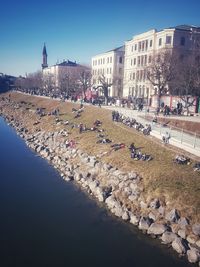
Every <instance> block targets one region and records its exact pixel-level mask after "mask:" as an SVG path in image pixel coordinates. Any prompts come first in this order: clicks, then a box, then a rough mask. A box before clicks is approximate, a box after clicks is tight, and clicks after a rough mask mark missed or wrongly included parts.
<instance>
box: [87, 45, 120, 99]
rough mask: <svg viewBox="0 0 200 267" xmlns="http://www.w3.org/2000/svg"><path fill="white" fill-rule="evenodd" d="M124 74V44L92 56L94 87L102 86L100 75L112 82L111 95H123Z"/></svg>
mask: <svg viewBox="0 0 200 267" xmlns="http://www.w3.org/2000/svg"><path fill="white" fill-rule="evenodd" d="M123 75H124V46H121V47H118V48H116V49H113V50H111V51H108V52H105V53H102V54H99V55H96V56H94V57H92V84H93V88H97V87H98V86H100V84H101V83H100V81H99V77H104V79H105V81H106V82H107V83H109V84H112V86H110V88H109V92H108V93H109V96H111V97H122V95H123Z"/></svg>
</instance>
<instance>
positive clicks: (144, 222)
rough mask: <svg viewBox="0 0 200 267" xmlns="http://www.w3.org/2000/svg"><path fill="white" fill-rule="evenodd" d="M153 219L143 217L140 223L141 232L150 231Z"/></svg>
mask: <svg viewBox="0 0 200 267" xmlns="http://www.w3.org/2000/svg"><path fill="white" fill-rule="evenodd" d="M151 222H152V221H151V219H150V218H149V217H141V219H140V221H139V229H140V230H145V231H146V230H148V229H149V227H150V225H151Z"/></svg>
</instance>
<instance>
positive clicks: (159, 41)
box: [158, 38, 162, 46]
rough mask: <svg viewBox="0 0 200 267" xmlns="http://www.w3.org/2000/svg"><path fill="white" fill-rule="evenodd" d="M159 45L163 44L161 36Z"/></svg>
mask: <svg viewBox="0 0 200 267" xmlns="http://www.w3.org/2000/svg"><path fill="white" fill-rule="evenodd" d="M158 45H159V46H161V45H162V38H159V40H158Z"/></svg>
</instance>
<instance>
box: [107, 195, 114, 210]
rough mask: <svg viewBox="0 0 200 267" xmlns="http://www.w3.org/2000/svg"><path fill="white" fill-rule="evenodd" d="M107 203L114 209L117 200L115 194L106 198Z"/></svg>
mask: <svg viewBox="0 0 200 267" xmlns="http://www.w3.org/2000/svg"><path fill="white" fill-rule="evenodd" d="M105 203H106V204H107V206H108V207H109V208H110V209H113V208H114V207H115V206H116V204H117V201H116V199H115V198H114V197H113V196H109V197H108V198H107V199H106V201H105Z"/></svg>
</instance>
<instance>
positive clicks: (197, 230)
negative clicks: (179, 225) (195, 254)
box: [192, 223, 200, 236]
mask: <svg viewBox="0 0 200 267" xmlns="http://www.w3.org/2000/svg"><path fill="white" fill-rule="evenodd" d="M192 232H193V233H194V234H195V235H197V236H200V224H199V223H197V224H193V225H192Z"/></svg>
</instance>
